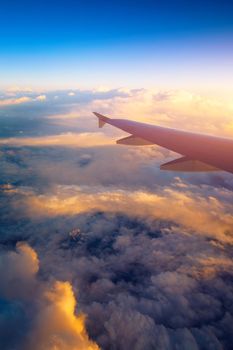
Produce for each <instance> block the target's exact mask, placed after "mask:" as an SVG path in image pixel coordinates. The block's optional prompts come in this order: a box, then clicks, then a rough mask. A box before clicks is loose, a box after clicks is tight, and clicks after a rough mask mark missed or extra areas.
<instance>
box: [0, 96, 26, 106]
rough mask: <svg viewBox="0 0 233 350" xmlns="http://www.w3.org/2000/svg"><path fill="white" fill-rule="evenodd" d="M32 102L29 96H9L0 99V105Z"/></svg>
mask: <svg viewBox="0 0 233 350" xmlns="http://www.w3.org/2000/svg"><path fill="white" fill-rule="evenodd" d="M26 102H31V98H30V97H28V96H23V97H18V98H7V99H2V100H0V107H1V106H11V105H18V104H21V103H26Z"/></svg>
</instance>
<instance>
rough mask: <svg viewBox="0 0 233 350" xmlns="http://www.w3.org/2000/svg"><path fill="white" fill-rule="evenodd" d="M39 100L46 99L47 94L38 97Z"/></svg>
mask: <svg viewBox="0 0 233 350" xmlns="http://www.w3.org/2000/svg"><path fill="white" fill-rule="evenodd" d="M36 100H37V101H45V100H46V95H39V96H37V97H36Z"/></svg>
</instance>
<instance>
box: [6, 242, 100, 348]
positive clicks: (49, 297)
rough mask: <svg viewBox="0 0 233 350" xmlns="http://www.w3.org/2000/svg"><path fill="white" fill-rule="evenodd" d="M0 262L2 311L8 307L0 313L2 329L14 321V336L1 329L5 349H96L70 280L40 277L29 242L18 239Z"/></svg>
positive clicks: (35, 257) (37, 261)
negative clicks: (62, 280)
mask: <svg viewBox="0 0 233 350" xmlns="http://www.w3.org/2000/svg"><path fill="white" fill-rule="evenodd" d="M1 263H2V265H1V267H0V269H1V270H2V271H1V276H2V277H3V278H2V279H1V292H0V294H1V298H4V299H5V300H6V301H5V305H6V306H5V307H6V309H5V312H7V310H8V315H7V313H5V314H4V315H3V316H2V317H1V329H3V330H4V329H5V328H6V326H9V325H13V324H16V323H17V327H16V332H15V330H14V336H13V337H9V338H6V337H4V334H3V333H0V342H1V345H2V346H4V349H12V348H16V347H15V346H17V349H28V350H31V349H38V350H41V349H48V350H49V349H51V348H56V349H58V350H59V349H60V350H65V349H73V350H75V349H77V348H78V349H80V350H81V349H83V350H86V349H89V350H97V349H99V347H98V346H97V345H96V344H95V343H94V342H92V341H91V340H89V338H88V335H87V333H86V330H85V316H84V315H83V314H82V313H79V314H78V315H76V313H75V309H76V300H75V296H74V293H73V290H72V286H71V285H70V283H68V282H61V281H53V282H46V281H43V280H41V279H39V278H38V277H37V274H38V271H39V260H38V257H37V254H36V252H35V251H34V250H33V249H32V248H31V247H30V246H29V245H27V244H26V243H18V244H17V248H16V251H12V252H5V253H1ZM3 269H4V273H3ZM29 287H30V288H29ZM29 289H30V290H29ZM26 292H27V294H26ZM22 293H23V294H22ZM15 303H16V304H15ZM18 305H20V309H19V308H18ZM28 309H29V310H28ZM12 311H13V312H12ZM29 319H30V325H29ZM11 331H12V330H11ZM23 331H26V333H24V336H23V337H22V334H21V332H23ZM15 333H16V334H15ZM12 339H13V340H14V342H15V343H14V342H13V341H12Z"/></svg>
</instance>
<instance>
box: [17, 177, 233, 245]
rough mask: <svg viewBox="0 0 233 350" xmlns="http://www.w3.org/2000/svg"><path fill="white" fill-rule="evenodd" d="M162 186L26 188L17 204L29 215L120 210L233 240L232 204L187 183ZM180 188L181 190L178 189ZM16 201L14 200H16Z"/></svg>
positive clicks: (220, 239) (230, 241)
mask: <svg viewBox="0 0 233 350" xmlns="http://www.w3.org/2000/svg"><path fill="white" fill-rule="evenodd" d="M180 185H181V183H180V182H179V183H178V188H177V187H174V188H169V187H165V188H163V189H161V190H160V191H159V190H158V189H157V192H156V193H153V192H147V191H142V190H140V191H136V190H135V191H127V190H117V189H114V190H113V189H111V190H110V189H109V190H107V191H106V190H104V189H103V188H100V187H99V188H98V187H97V188H93V187H92V189H91V191H89V190H88V189H86V188H85V187H84V188H82V187H78V186H58V187H57V188H54V189H53V191H54V192H53V193H51V194H42V195H36V194H32V192H31V191H29V193H28V195H27V193H25V194H26V196H24V197H23V199H22V203H20V201H19V202H18V204H17V205H19V206H21V205H22V204H24V205H26V210H27V213H28V215H31V216H35V217H36V216H57V215H62V216H63V215H71V216H72V215H77V214H80V213H85V212H90V211H95V210H100V211H104V212H120V213H127V214H129V215H137V216H139V217H144V218H145V217H148V218H158V219H163V220H172V221H174V222H176V223H178V224H179V225H182V226H184V227H186V229H189V230H190V234H191V233H192V231H194V232H196V233H198V234H205V235H207V236H210V237H214V238H216V239H217V240H219V241H222V242H225V243H233V241H232V235H231V229H232V227H233V215H232V212H231V208H232V206H231V204H229V205H228V204H227V203H226V202H225V203H224V204H222V203H221V201H220V200H218V199H217V198H215V197H213V196H209V197H208V196H207V197H206V195H202V194H199V193H195V192H191V191H190V190H189V189H188V188H185V187H186V185H185V184H183V186H180ZM180 188H181V190H180ZM194 188H195V187H194ZM16 203H17V202H16Z"/></svg>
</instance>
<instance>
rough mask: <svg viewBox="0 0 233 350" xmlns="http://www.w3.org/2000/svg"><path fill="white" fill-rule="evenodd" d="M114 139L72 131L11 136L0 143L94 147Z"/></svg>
mask: <svg viewBox="0 0 233 350" xmlns="http://www.w3.org/2000/svg"><path fill="white" fill-rule="evenodd" d="M113 143H114V141H113V140H112V139H111V138H110V137H107V136H106V135H104V134H103V133H102V132H97V133H79V134H78V133H72V132H68V133H65V134H58V135H50V136H40V137H11V138H5V139H4V138H2V139H0V144H3V145H14V146H34V147H40V146H64V147H94V146H104V145H110V144H113Z"/></svg>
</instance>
